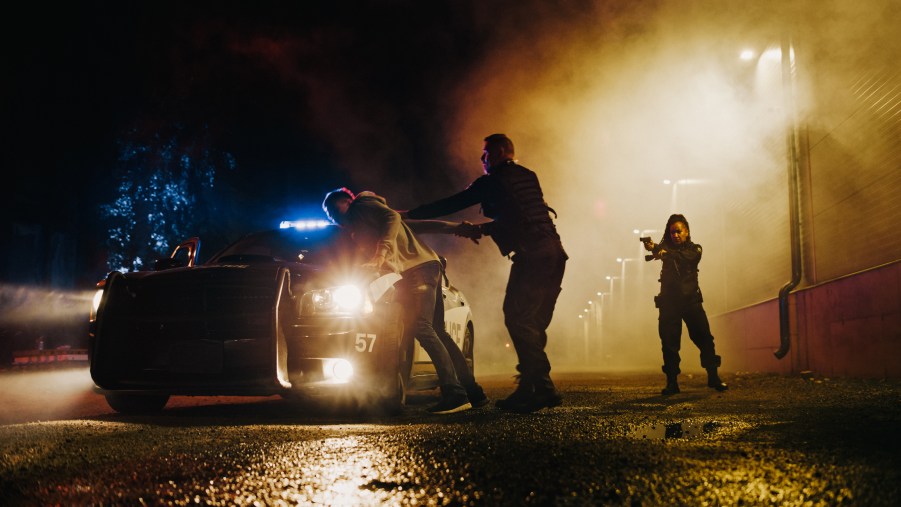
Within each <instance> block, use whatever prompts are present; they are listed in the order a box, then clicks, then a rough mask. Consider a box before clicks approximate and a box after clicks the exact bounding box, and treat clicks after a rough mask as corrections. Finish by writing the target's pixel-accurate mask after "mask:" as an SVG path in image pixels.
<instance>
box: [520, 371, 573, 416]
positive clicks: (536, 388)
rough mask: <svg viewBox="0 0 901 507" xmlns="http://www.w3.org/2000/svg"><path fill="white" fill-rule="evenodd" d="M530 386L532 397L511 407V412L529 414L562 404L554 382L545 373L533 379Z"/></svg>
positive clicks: (561, 397) (561, 398)
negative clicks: (531, 387)
mask: <svg viewBox="0 0 901 507" xmlns="http://www.w3.org/2000/svg"><path fill="white" fill-rule="evenodd" d="M532 386H533V391H532V395H531V396H530V397H528V398H527V399H525V401H524V402H522V403H519V404H516V405H513V406H512V407H511V410H513V411H514V412H518V413H520V414H530V413H532V412H537V411H539V410H541V409H543V408H553V407H559V406H560V405H561V404H562V403H563V396H562V395H561V394H560V392H559V391H557V388H556V387H554V382H553V381H552V380H551V377H550V375H548V374H547V373H543V374H540V375H538V376H537V377H535V378H534V380H532Z"/></svg>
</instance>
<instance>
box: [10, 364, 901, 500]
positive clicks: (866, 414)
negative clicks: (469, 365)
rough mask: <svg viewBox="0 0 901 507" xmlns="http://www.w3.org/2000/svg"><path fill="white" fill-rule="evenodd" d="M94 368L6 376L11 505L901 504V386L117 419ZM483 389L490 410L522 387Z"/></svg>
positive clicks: (741, 388) (744, 385)
mask: <svg viewBox="0 0 901 507" xmlns="http://www.w3.org/2000/svg"><path fill="white" fill-rule="evenodd" d="M86 375H87V374H86V371H84V370H71V371H67V372H63V371H59V372H37V373H24V372H0V403H2V405H0V406H2V407H3V409H2V410H3V412H2V414H0V424H2V425H0V504H2V505H50V504H62V505H85V504H91V505H96V504H102V505H141V504H151V505H160V504H164V505H354V506H357V505H630V506H631V505H648V506H650V505H774V504H775V505H830V506H831V505H865V506H874V505H886V506H890V505H891V506H895V505H901V452H899V451H901V437H899V432H901V381H899V380H853V379H826V378H821V377H817V376H810V377H807V378H801V377H781V376H772V375H761V374H735V373H728V372H726V373H725V374H724V375H723V379H724V380H725V381H726V382H727V383H729V385H730V390H729V391H727V392H725V393H718V392H716V391H713V390H711V389H708V388H707V387H706V386H705V379H704V377H703V376H700V375H695V376H689V375H682V377H680V385H681V387H682V393H680V394H677V395H674V396H671V397H666V398H664V397H662V396H660V395H659V391H660V388H661V387H662V385H663V378H662V375H661V374H654V373H629V374H626V373H622V374H619V373H618V374H602V373H594V374H575V373H570V374H559V375H555V379H556V381H557V383H558V387H559V388H561V390H562V391H563V392H564V395H565V400H564V405H563V406H562V407H559V408H555V409H552V410H545V411H542V412H539V413H537V414H532V415H517V414H507V413H503V412H500V411H498V410H496V409H494V408H493V407H486V408H482V409H476V410H471V411H467V412H463V413H459V414H452V415H448V416H435V415H431V414H428V413H427V412H426V408H427V407H428V406H429V404H430V403H433V402H434V401H435V398H434V395H433V393H424V394H422V395H418V396H415V397H413V399H412V400H411V405H410V406H408V407H407V408H406V409H405V410H404V412H403V413H402V414H401V415H398V416H394V417H388V416H382V415H377V414H345V413H340V412H333V411H328V410H321V409H320V411H318V412H311V411H310V410H311V409H310V407H306V408H304V407H298V406H296V405H292V404H290V403H288V402H286V401H284V400H281V399H280V398H276V397H270V398H251V399H246V398H186V397H178V398H173V400H172V401H170V404H169V405H168V406H167V408H166V409H165V410H164V411H163V412H162V413H160V414H158V415H154V416H122V415H117V414H114V413H112V412H111V411H110V410H109V408H108V407H106V405H105V403H104V402H103V400H102V398H100V397H99V396H97V395H94V394H93V393H90V392H89V390H88V389H89V384H90V382H89V379H88V380H86ZM480 381H481V382H482V383H483V385H484V386H485V387H486V391H487V392H488V394H489V395H490V396H491V397H492V398H495V399H496V398H498V397H502V396H505V395H506V394H508V393H509V392H510V390H511V389H512V382H511V379H510V378H509V377H485V378H480Z"/></svg>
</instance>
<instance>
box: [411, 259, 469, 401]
mask: <svg viewBox="0 0 901 507" xmlns="http://www.w3.org/2000/svg"><path fill="white" fill-rule="evenodd" d="M401 276H403V279H402V280H401V281H399V282H397V284H395V287H396V288H397V290H398V296H399V299H400V302H401V304H403V305H404V324H405V325H406V328H407V329H408V330H409V332H410V334H412V335H413V337H414V338H416V340H417V341H418V342H419V344H420V345H422V348H423V349H424V350H425V351H426V353H427V354H428V355H429V358H431V359H432V363H433V364H434V365H435V371H436V373H437V374H438V383H439V384H440V385H441V394H442V395H443V396H448V395H456V394H462V395H464V396H465V395H466V390H465V389H463V385H462V384H460V380H459V379H458V378H457V374H456V371H455V369H454V363H453V361H452V360H451V356H450V353H448V351H447V348H445V346H444V344H443V343H442V342H441V339H440V338H439V337H438V332H437V331H436V330H435V327H434V326H435V324H437V323H436V322H435V320H434V319H435V315H436V312H437V306H436V305H442V306H441V311H442V314H443V311H444V306H443V305H444V301H443V299H442V298H441V297H440V293H441V264H440V263H439V262H438V261H430V262H426V263H424V264H420V265H419V266H415V267H413V268H410V269H408V270H406V271H404V272H403V273H401ZM441 324H442V325H443V324H444V321H443V318H442V322H441ZM461 355H462V354H461Z"/></svg>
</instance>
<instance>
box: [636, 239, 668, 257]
mask: <svg viewBox="0 0 901 507" xmlns="http://www.w3.org/2000/svg"><path fill="white" fill-rule="evenodd" d="M638 239H639V241H641V242H642V243H644V249H645V250H647V251H649V252H651V253H650V254H649V255H645V256H644V260H645V261H646V262H647V261H653V260H660V259H663V258H664V257H665V256H666V253H667V252H666V249H665V248H663V245H659V244H657V243H654V241H653V240H652V239H651V238H650V236H643V237H641V238H638Z"/></svg>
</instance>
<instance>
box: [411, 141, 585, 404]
mask: <svg viewBox="0 0 901 507" xmlns="http://www.w3.org/2000/svg"><path fill="white" fill-rule="evenodd" d="M481 158H482V167H483V168H484V170H485V175H483V176H481V177H479V178H478V179H476V180H475V181H474V182H473V183H472V184H470V185H469V187H467V188H466V189H465V190H463V191H462V192H459V193H457V194H455V195H452V196H450V197H446V198H444V199H441V200H438V201H435V202H433V203H431V204H425V205H422V206H419V207H417V208H414V209H412V210H409V211H407V212H405V213H404V216H405V217H407V218H411V219H426V218H435V217H439V216H444V215H448V214H451V213H455V212H457V211H460V210H462V209H465V208H468V207H470V206H474V205H476V204H479V205H481V207H482V214H483V215H485V216H486V217H488V218H491V219H492V221H491V222H487V223H483V224H478V225H474V224H469V227H470V228H469V229H467V232H466V233H465V234H461V233H458V235H462V236H466V237H469V238H470V239H478V238H479V237H481V236H482V235H487V236H491V239H493V240H494V242H495V243H496V244H497V246H498V248H499V249H500V252H501V254H502V255H504V256H507V257H509V258H511V260H512V261H513V264H512V267H511V269H510V277H509V279H508V282H507V290H506V296H505V298H504V307H503V308H504V321H505V324H506V326H507V330H508V331H509V333H510V338H511V339H512V341H513V346H514V348H515V349H516V354H517V356H518V359H519V364H518V365H517V370H518V371H519V383H518V386H517V388H516V390H515V391H514V392H513V394H511V395H510V396H509V397H507V398H505V399H502V400H498V401H497V406H498V407H499V408H501V409H503V410H510V411H514V412H520V413H529V412H535V411H537V410H540V409H542V408H546V407H555V406H558V405H560V404H561V403H562V401H563V398H562V396H561V395H560V393H559V392H558V391H557V390H556V388H555V386H554V383H553V381H552V380H551V377H550V371H551V365H550V362H549V361H548V357H547V354H546V353H545V350H544V349H545V346H546V345H547V332H546V331H547V328H548V326H549V325H550V322H551V318H552V316H553V313H554V307H555V305H556V303H557V297H558V296H559V295H560V290H561V287H560V284H561V282H562V280H563V271H564V268H565V265H566V260H567V259H568V256H567V255H566V252H565V251H564V250H563V245H562V244H561V242H560V236H559V235H558V234H557V230H556V227H555V226H554V222H553V221H552V219H551V216H550V213H552V212H553V210H552V209H551V208H549V207H548V205H547V203H546V202H545V200H544V194H543V193H542V191H541V185H540V184H539V183H538V177H537V176H536V174H535V173H534V172H533V171H531V170H529V169H526V168H525V167H523V166H521V165H519V164H517V163H516V162H515V160H514V150H513V142H512V141H511V140H510V138H508V137H507V136H506V135H504V134H492V135H490V136H488V137H486V138H485V144H484V149H483V150H482V157H481Z"/></svg>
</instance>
